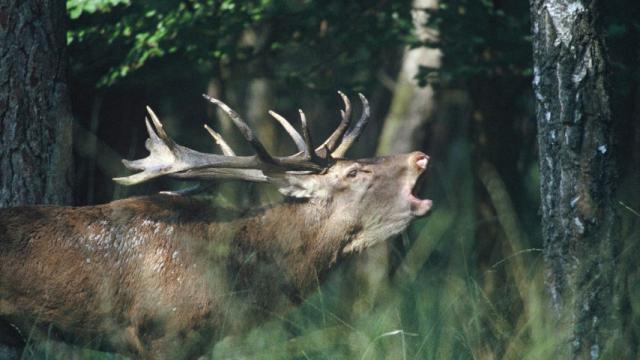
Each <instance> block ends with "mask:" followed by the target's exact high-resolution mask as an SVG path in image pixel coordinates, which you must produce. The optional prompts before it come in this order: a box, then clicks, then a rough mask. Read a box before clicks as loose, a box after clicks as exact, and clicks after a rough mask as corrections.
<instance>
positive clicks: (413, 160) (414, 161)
mask: <svg viewBox="0 0 640 360" xmlns="http://www.w3.org/2000/svg"><path fill="white" fill-rule="evenodd" d="M409 163H410V164H411V165H412V166H414V167H416V168H417V170H419V171H424V170H425V169H426V168H427V164H429V156H428V155H427V154H425V153H423V152H421V151H415V152H412V153H411V154H409Z"/></svg>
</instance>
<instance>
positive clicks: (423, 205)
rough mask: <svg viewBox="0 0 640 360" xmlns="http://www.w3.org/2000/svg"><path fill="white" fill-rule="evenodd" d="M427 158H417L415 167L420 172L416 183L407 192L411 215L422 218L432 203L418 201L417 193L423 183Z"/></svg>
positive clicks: (422, 200)
mask: <svg viewBox="0 0 640 360" xmlns="http://www.w3.org/2000/svg"><path fill="white" fill-rule="evenodd" d="M428 160H429V158H428V157H427V156H426V155H425V156H424V157H419V158H418V160H417V161H416V165H417V167H418V169H419V171H420V173H419V175H418V177H417V178H416V181H415V182H414V184H413V186H412V187H411V190H410V191H409V195H408V196H409V203H410V204H411V214H412V215H414V216H424V215H426V214H427V212H428V211H429V210H430V209H431V206H432V205H433V202H432V201H431V200H429V199H420V198H419V197H418V192H419V191H420V188H421V187H422V183H423V182H424V175H425V170H426V169H427V163H428Z"/></svg>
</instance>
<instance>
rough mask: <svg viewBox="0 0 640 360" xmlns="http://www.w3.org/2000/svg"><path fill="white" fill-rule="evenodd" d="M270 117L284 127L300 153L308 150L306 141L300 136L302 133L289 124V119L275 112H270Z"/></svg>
mask: <svg viewBox="0 0 640 360" xmlns="http://www.w3.org/2000/svg"><path fill="white" fill-rule="evenodd" d="M269 115H271V116H272V117H273V118H274V119H276V120H277V121H278V122H279V123H280V125H282V127H283V128H284V129H285V130H286V131H287V133H288V134H289V136H291V139H292V140H293V142H294V143H296V147H297V148H298V151H300V152H302V153H304V152H305V149H306V146H305V142H304V139H303V138H302V135H300V133H299V132H298V131H296V129H295V128H294V127H293V125H291V123H290V122H288V121H287V119H285V118H284V116H282V115H280V114H278V113H277V112H275V111H273V110H269Z"/></svg>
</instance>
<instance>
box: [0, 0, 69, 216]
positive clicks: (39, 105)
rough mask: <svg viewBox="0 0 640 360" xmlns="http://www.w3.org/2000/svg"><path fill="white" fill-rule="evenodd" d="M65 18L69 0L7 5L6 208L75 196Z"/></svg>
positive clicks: (2, 65) (1, 77)
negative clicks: (66, 4) (72, 186)
mask: <svg viewBox="0 0 640 360" xmlns="http://www.w3.org/2000/svg"><path fill="white" fill-rule="evenodd" d="M65 21H66V8H65V2H64V1H62V0H39V1H38V0H28V1H17V0H2V1H1V2H0V44H2V55H1V57H0V207H5V206H11V205H18V204H36V203H47V204H54V203H55V204H67V203H70V201H71V199H72V196H71V195H72V193H71V174H72V173H71V170H72V168H71V165H72V161H71V159H72V155H71V129H72V117H71V112H70V106H69V104H70V102H69V97H68V90H67V82H66V80H67V79H66V76H67V59H66V50H65V42H66V34H65Z"/></svg>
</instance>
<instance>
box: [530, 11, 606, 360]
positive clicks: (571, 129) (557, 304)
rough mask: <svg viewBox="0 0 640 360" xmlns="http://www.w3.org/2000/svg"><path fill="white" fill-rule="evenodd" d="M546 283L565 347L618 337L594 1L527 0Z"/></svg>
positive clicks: (583, 351)
mask: <svg viewBox="0 0 640 360" xmlns="http://www.w3.org/2000/svg"><path fill="white" fill-rule="evenodd" d="M530 4H531V16H532V30H533V50H534V54H533V57H534V80H533V88H534V92H535V96H536V118H537V123H538V144H539V147H540V182H541V187H540V189H541V196H542V229H543V233H542V234H543V238H544V258H545V266H546V268H545V271H546V273H545V281H546V287H547V290H548V292H549V294H550V302H551V304H552V306H553V309H554V311H555V314H556V315H557V318H558V319H561V320H562V321H563V322H562V324H563V325H567V327H566V329H568V330H569V331H570V339H569V341H567V342H566V343H564V344H563V347H562V353H563V354H564V355H565V356H571V357H575V358H581V359H584V358H591V359H596V358H599V357H600V356H602V354H603V352H604V350H605V349H604V348H605V345H606V344H605V342H606V341H607V340H610V339H612V338H615V334H614V333H610V331H612V330H613V329H614V327H613V324H614V323H615V315H614V298H613V288H612V287H613V283H614V282H613V280H614V278H613V267H614V259H615V257H614V250H615V236H614V234H613V232H614V222H615V216H614V209H613V204H612V203H613V201H612V193H613V186H614V183H615V181H616V176H615V168H614V164H613V155H612V152H613V149H612V146H611V145H612V136H611V127H612V124H611V123H612V119H611V109H610V100H609V90H608V88H607V78H606V58H605V53H604V44H603V39H602V36H601V34H602V33H603V31H602V30H599V29H598V28H597V26H598V12H597V9H596V2H595V1H582V0H531V2H530Z"/></svg>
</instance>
